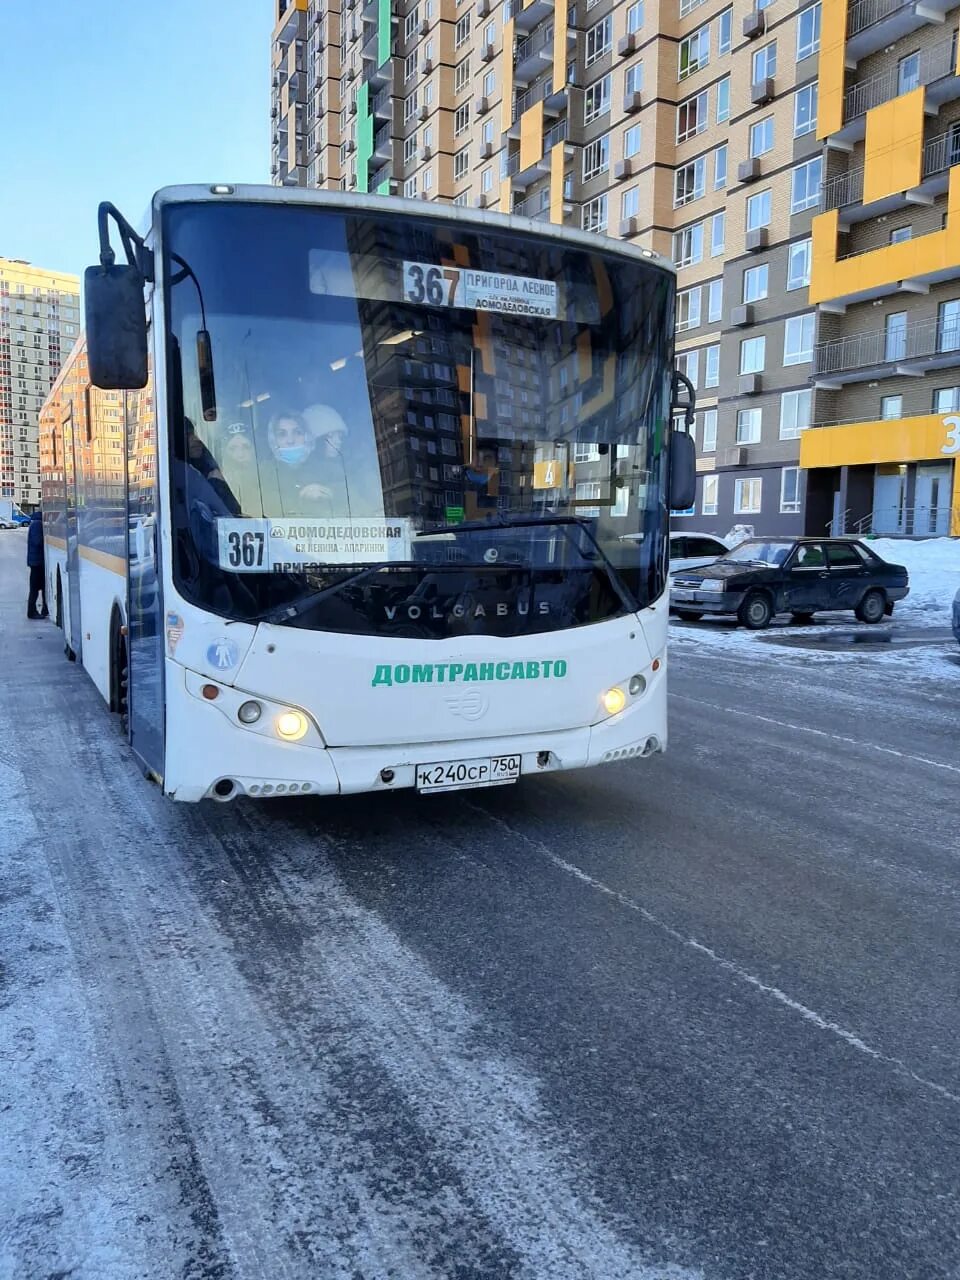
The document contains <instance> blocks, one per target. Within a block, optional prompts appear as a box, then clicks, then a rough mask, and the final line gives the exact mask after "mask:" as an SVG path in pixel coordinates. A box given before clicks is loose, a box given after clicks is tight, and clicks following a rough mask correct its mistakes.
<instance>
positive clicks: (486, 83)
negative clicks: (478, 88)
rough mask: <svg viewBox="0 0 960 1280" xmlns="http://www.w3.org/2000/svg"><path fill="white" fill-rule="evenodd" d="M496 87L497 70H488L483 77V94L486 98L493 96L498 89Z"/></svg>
mask: <svg viewBox="0 0 960 1280" xmlns="http://www.w3.org/2000/svg"><path fill="white" fill-rule="evenodd" d="M496 87H497V73H496V72H495V71H488V72H487V74H486V75H485V76H484V77H483V96H484V97H485V98H492V97H493V95H494V92H495V90H496Z"/></svg>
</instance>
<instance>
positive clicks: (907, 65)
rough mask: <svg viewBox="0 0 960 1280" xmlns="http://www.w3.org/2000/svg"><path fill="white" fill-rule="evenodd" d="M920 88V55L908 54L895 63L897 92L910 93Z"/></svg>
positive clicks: (917, 53)
mask: <svg viewBox="0 0 960 1280" xmlns="http://www.w3.org/2000/svg"><path fill="white" fill-rule="evenodd" d="M919 87H920V54H919V52H916V53H909V54H907V56H906V57H905V58H901V59H900V61H899V62H898V63H897V91H898V92H899V93H910V92H911V91H912V90H914V89H918V88H919Z"/></svg>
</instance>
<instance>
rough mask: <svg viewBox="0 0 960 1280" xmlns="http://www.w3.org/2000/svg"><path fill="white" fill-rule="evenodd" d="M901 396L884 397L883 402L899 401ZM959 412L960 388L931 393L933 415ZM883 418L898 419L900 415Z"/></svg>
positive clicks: (949, 388)
mask: <svg viewBox="0 0 960 1280" xmlns="http://www.w3.org/2000/svg"><path fill="white" fill-rule="evenodd" d="M901 399H902V397H901V396H884V397H883V400H881V402H880V403H881V405H882V404H883V401H884V400H901ZM958 410H960V387H940V388H939V390H937V391H935V392H934V393H933V412H934V413H956V412H957V411H958ZM883 417H884V418H887V417H890V418H899V417H900V413H899V411H898V412H897V413H890V414H887V413H884V414H883Z"/></svg>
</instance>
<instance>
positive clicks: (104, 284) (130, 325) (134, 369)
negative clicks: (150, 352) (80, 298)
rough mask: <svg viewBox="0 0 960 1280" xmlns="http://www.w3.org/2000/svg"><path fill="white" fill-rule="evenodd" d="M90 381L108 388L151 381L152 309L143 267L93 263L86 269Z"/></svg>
mask: <svg viewBox="0 0 960 1280" xmlns="http://www.w3.org/2000/svg"><path fill="white" fill-rule="evenodd" d="M83 291H84V319H85V322H86V331H87V362H88V365H89V369H90V381H91V382H92V383H93V385H94V386H95V387H100V388H101V389H102V390H104V391H139V390H140V389H141V388H142V387H145V386H146V385H147V372H148V370H147V313H146V309H145V306H144V301H143V276H142V275H141V274H140V271H139V269H138V268H137V267H132V266H111V267H103V266H100V267H88V268H87V270H86V271H85V272H84V274H83Z"/></svg>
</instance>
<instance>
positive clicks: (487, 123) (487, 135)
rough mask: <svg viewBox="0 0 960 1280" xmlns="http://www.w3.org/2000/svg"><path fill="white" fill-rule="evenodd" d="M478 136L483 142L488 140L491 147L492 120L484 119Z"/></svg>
mask: <svg viewBox="0 0 960 1280" xmlns="http://www.w3.org/2000/svg"><path fill="white" fill-rule="evenodd" d="M480 138H481V140H482V141H483V142H489V143H490V145H491V147H492V146H493V121H492V120H484V122H483V129H482V130H481V133H480Z"/></svg>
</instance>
